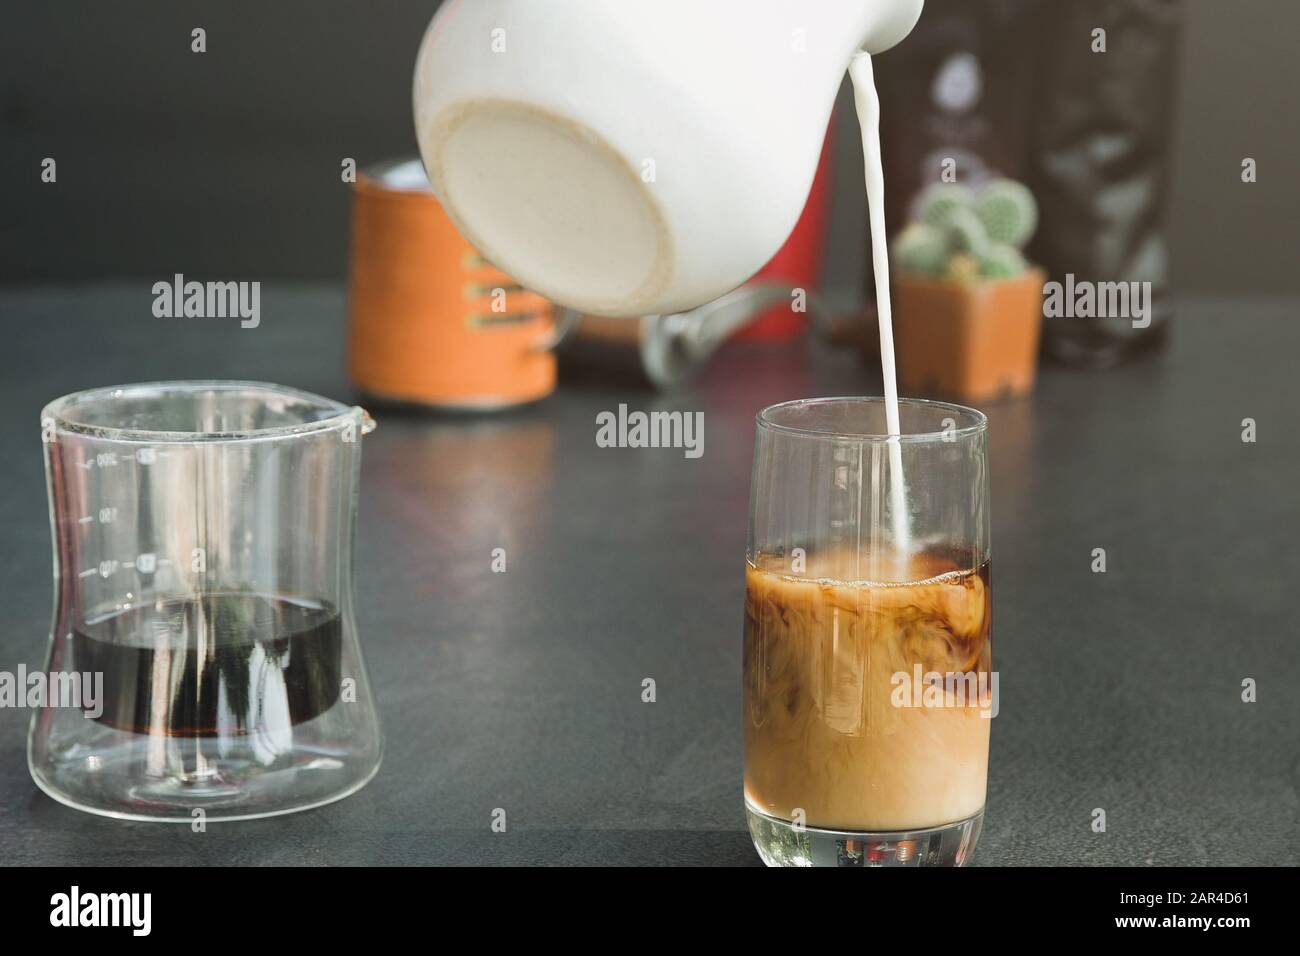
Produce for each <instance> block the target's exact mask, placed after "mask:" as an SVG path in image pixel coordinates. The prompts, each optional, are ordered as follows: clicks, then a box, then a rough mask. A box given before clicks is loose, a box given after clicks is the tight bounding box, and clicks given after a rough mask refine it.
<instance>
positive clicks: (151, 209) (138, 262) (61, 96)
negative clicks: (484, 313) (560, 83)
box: [0, 0, 1300, 292]
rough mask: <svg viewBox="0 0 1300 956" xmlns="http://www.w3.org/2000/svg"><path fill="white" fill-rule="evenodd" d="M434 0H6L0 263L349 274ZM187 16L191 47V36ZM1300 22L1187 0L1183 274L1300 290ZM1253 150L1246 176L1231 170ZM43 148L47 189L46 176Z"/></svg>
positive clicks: (87, 272)
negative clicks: (52, 168) (373, 172)
mask: <svg viewBox="0 0 1300 956" xmlns="http://www.w3.org/2000/svg"><path fill="white" fill-rule="evenodd" d="M930 2H931V5H935V4H937V3H939V2H953V0H930ZM436 5H437V4H436V2H435V0H419V2H412V0H366V2H357V0H352V2H348V0H275V2H274V3H266V2H252V0H234V2H226V3H222V4H219V5H218V4H215V3H201V2H196V0H170V2H166V3H164V2H161V0H153V2H145V0H114V2H111V3H99V2H89V0H81V2H60V3H48V2H44V3H38V2H30V0H17V2H15V0H8V2H7V3H6V11H5V12H6V16H5V26H4V30H3V31H0V282H33V281H62V280H70V279H71V280H76V279H88V278H97V277H103V276H116V275H142V276H152V277H157V276H158V275H165V274H169V273H171V272H173V271H178V272H184V273H186V274H189V275H194V276H201V275H204V274H208V275H216V276H221V277H230V278H234V277H248V278H263V279H272V278H280V277H286V278H330V277H334V278H338V277H342V276H343V274H344V268H345V261H346V243H347V216H348V189H347V186H346V185H344V184H343V183H342V182H341V181H340V177H339V171H340V165H339V164H340V162H341V160H342V159H343V158H344V157H354V158H356V159H357V160H358V162H359V163H361V164H362V165H364V164H366V163H368V162H373V161H376V160H379V159H384V158H389V157H391V156H395V155H400V154H404V153H410V152H412V151H413V149H414V137H413V134H412V131H411V119H410V82H411V68H412V64H413V62H414V57H415V51H416V48H417V47H418V45H419V42H420V38H421V35H422V33H423V29H424V27H425V25H426V23H427V21H428V19H429V17H430V16H431V15H432V12H433V10H434V9H435V8H436ZM195 26H202V27H204V28H205V29H206V30H207V43H208V52H207V53H206V54H203V55H196V54H193V53H191V52H190V30H191V29H192V28H193V27H195ZM1298 33H1300V3H1296V2H1294V0H1231V2H1228V0H1187V28H1186V33H1185V37H1184V44H1185V45H1184V57H1183V63H1182V80H1181V84H1180V93H1181V103H1180V105H1179V110H1178V131H1177V134H1176V135H1177V141H1176V150H1175V156H1176V173H1175V180H1174V184H1175V185H1174V193H1173V197H1172V212H1171V215H1170V219H1169V223H1170V236H1171V243H1172V250H1173V262H1174V270H1175V279H1176V285H1177V287H1178V288H1179V289H1182V290H1213V291H1243V290H1251V291H1260V292H1286V291H1296V290H1300V270H1298V269H1296V268H1295V251H1294V250H1295V236H1296V229H1295V223H1297V222H1300V182H1298V181H1297V178H1296V176H1295V173H1294V170H1295V161H1296V156H1297V155H1298V153H1300V124H1297V123H1296V118H1295V112H1296V89H1297V86H1298V85H1300V84H1298V83H1297V81H1298V80H1300V69H1298V68H1297V66H1296V65H1295V59H1294V53H1293V51H1292V50H1291V48H1290V47H1291V46H1292V45H1293V43H1294V37H1295V36H1296V35H1297V34H1298ZM895 55H897V54H895ZM841 114H842V116H843V118H844V119H846V120H848V121H849V122H850V124H851V123H852V117H851V112H849V111H841ZM848 132H849V134H850V135H842V136H840V138H839V151H838V152H839V158H840V160H841V162H840V165H839V168H838V171H837V176H836V196H837V209H836V214H835V216H834V219H833V230H834V232H833V241H832V250H831V254H830V264H829V268H830V271H831V281H832V283H833V284H836V285H841V286H844V287H853V286H855V285H856V284H857V283H858V281H859V280H858V276H859V275H860V270H861V262H862V254H863V253H862V250H863V242H862V239H861V235H860V233H861V216H860V210H861V202H860V200H859V198H858V197H859V196H860V192H858V190H860V188H861V187H860V185H859V184H860V182H861V179H860V176H861V158H860V155H859V154H858V152H857V146H856V144H855V142H854V139H853V135H852V126H851V125H850V127H849V128H848ZM1247 155H1249V156H1253V157H1255V158H1256V159H1257V160H1258V162H1259V174H1260V181H1259V182H1258V183H1257V184H1255V185H1252V186H1244V185H1242V184H1241V183H1240V181H1239V167H1240V162H1241V158H1242V157H1243V156H1247ZM46 156H50V157H54V158H55V159H56V161H57V163H58V182H57V184H56V185H53V186H51V185H45V184H42V183H40V181H39V174H40V163H41V160H42V158H44V157H46Z"/></svg>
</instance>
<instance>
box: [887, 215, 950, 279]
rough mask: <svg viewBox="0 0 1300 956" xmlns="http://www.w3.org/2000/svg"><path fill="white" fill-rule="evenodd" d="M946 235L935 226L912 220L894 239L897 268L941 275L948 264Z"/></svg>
mask: <svg viewBox="0 0 1300 956" xmlns="http://www.w3.org/2000/svg"><path fill="white" fill-rule="evenodd" d="M949 252H950V250H949V248H948V237H947V236H946V235H945V234H944V231H943V230H942V229H940V228H939V227H937V226H931V225H928V224H926V223H923V222H914V223H912V224H911V225H910V226H908V227H907V228H906V229H904V230H903V231H902V232H900V233H899V234H898V235H897V236H896V237H895V239H894V259H895V261H896V262H897V263H898V265H899V268H902V269H906V270H907V271H908V272H919V273H921V274H922V275H930V276H937V275H942V274H943V271H944V268H945V267H946V266H947V264H948V255H949Z"/></svg>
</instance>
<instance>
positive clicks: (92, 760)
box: [28, 382, 383, 821]
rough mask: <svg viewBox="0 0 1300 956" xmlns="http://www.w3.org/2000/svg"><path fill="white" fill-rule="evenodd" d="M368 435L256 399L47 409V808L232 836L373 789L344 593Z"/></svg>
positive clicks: (92, 398) (175, 393)
mask: <svg viewBox="0 0 1300 956" xmlns="http://www.w3.org/2000/svg"><path fill="white" fill-rule="evenodd" d="M373 427H374V423H373V422H372V421H371V419H370V418H369V416H367V415H366V413H365V412H364V411H363V410H362V409H360V408H357V407H349V406H347V405H343V404H341V403H339V402H335V401H331V400H329V399H326V398H321V397H319V396H317V395H312V394H309V393H307V392H301V391H298V390H296V389H290V388H283V387H281V386H278V385H267V384H261V383H256V382H157V383H150V384H142V385H127V386H122V387H118V388H101V389H93V390H90V391H84V392H77V393H75V394H72V395H67V396H64V397H63V398H60V399H58V400H56V401H54V402H52V403H51V404H50V405H48V406H47V407H46V408H45V410H44V411H43V412H42V415H41V437H42V440H43V442H44V444H45V462H46V476H47V480H48V485H49V496H50V525H51V530H52V533H53V537H54V581H55V602H54V613H53V623H52V626H51V636H50V654H49V659H48V663H47V667H46V671H47V674H48V688H49V692H48V693H47V695H46V700H45V702H44V705H43V706H41V707H40V708H39V709H38V710H37V711H36V713H35V715H34V716H33V719H32V726H31V733H30V737H29V740H28V763H29V766H30V768H31V772H32V777H33V778H34V779H35V781H36V783H37V784H38V785H39V786H40V787H41V789H42V790H44V791H45V792H46V793H48V794H49V795H50V796H52V797H54V798H55V799H56V800H59V801H61V802H63V803H66V804H68V805H70V806H73V807H77V808H78V809H82V810H88V811H91V812H94V813H101V814H105V815H109V816H117V817H128V818H135V819H148V820H177V821H189V820H192V819H194V818H196V817H198V816H200V814H198V813H197V811H198V810H202V811H203V814H202V815H203V816H206V817H207V818H210V819H243V818H249V817H261V816H268V815H271V814H277V813H287V812H290V811H293V810H302V809H306V808H308V807H312V806H317V805H319V804H322V803H328V802H330V801H332V800H337V799H340V798H342V797H344V796H347V795H348V794H350V793H352V792H354V791H356V790H357V789H359V788H360V787H361V786H363V785H364V784H365V783H366V782H367V781H368V780H369V779H370V778H371V777H372V776H374V774H375V772H376V770H378V768H379V762H380V759H381V756H382V752H383V743H382V737H381V734H380V729H379V721H378V715H377V713H376V709H375V704H374V697H373V695H372V693H371V689H370V682H369V680H368V678H367V676H366V669H365V664H364V662H363V660H362V657H361V648H360V646H359V644H358V642H357V631H356V623H355V619H354V613H353V586H352V539H353V533H354V527H355V523H356V509H357V485H358V479H359V476H360V466H361V437H362V436H363V435H364V434H366V433H368V432H369V431H370V430H372V429H373ZM56 689H57V690H59V691H62V693H56V692H55V691H56ZM77 689H79V694H76V693H72V694H70V693H69V691H75V690H77ZM70 696H72V697H76V698H77V699H75V700H70V699H68V698H69V697H70Z"/></svg>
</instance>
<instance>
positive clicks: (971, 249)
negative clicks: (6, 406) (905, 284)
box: [893, 179, 1038, 282]
mask: <svg viewBox="0 0 1300 956" xmlns="http://www.w3.org/2000/svg"><path fill="white" fill-rule="evenodd" d="M916 216H917V219H918V221H917V222H914V223H913V224H912V225H910V226H908V227H907V228H906V229H904V230H903V231H902V232H900V233H899V234H898V236H897V237H895V239H894V244H893V253H894V259H895V261H896V262H897V264H898V267H899V268H900V269H902V270H904V271H906V272H912V273H918V274H920V275H926V276H933V277H937V278H943V279H946V280H948V281H952V282H975V281H978V280H979V279H981V278H983V279H992V280H997V279H1013V278H1015V277H1016V276H1019V275H1021V274H1022V273H1024V271H1025V270H1026V269H1027V268H1028V263H1026V261H1025V258H1024V256H1023V254H1022V253H1021V251H1020V250H1021V248H1023V246H1024V244H1025V243H1026V242H1028V241H1029V238H1030V237H1031V236H1032V235H1033V234H1034V229H1035V228H1036V227H1037V225H1038V207H1037V205H1036V204H1035V203H1034V196H1033V194H1032V193H1031V192H1030V191H1029V190H1028V189H1027V188H1026V187H1025V186H1023V185H1021V184H1020V183H1017V182H1014V181H1012V180H1010V179H997V180H993V181H992V182H990V183H988V184H987V185H986V186H985V187H984V188H983V189H982V190H980V191H979V192H978V193H976V192H974V191H973V190H971V189H970V188H969V187H967V186H964V185H962V184H960V183H933V184H932V185H930V186H928V187H926V189H925V190H924V191H923V192H922V193H921V196H920V198H919V199H918V201H917V206H916Z"/></svg>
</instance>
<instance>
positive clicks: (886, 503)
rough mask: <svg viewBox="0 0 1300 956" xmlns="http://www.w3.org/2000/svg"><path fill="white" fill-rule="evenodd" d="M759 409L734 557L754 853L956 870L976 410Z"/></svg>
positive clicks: (975, 778) (979, 687)
mask: <svg viewBox="0 0 1300 956" xmlns="http://www.w3.org/2000/svg"><path fill="white" fill-rule="evenodd" d="M900 406H901V408H900V420H901V435H899V436H895V437H892V438H891V437H889V436H888V433H887V432H888V430H887V428H886V424H885V403H884V400H883V399H879V398H826V399H810V400H806V401H797V402H787V403H785V404H781V405H774V406H772V407H770V408H767V409H764V410H763V411H762V412H760V413H759V415H758V437H757V443H756V447H755V451H754V473H753V483H752V489H751V498H750V520H749V546H748V550H747V554H746V568H745V575H746V588H745V638H744V642H745V643H744V719H745V811H746V815H747V817H748V820H749V828H750V833H751V835H752V836H753V839H754V845H755V847H756V848H757V849H758V852H759V855H760V856H762V858H763V860H764V861H765V862H766V863H768V864H769V865H785V866H878V865H883V866H898V865H903V866H928V865H962V864H964V863H965V862H966V861H967V860H968V859H969V857H970V855H971V852H972V851H973V850H974V848H975V842H976V840H977V839H978V837H979V830H980V823H981V821H982V819H983V814H984V794H985V782H986V778H987V773H988V753H989V727H990V718H991V717H992V716H993V715H994V714H996V711H997V698H996V692H997V684H996V675H994V674H993V672H992V669H991V660H990V644H989V624H990V614H991V608H990V590H989V580H990V578H989V557H990V551H989V476H988V451H987V427H988V426H987V421H986V419H985V417H984V415H982V414H981V413H980V412H978V411H975V410H974V409H970V408H963V407H962V406H960V405H950V404H946V403H942V402H928V401H918V400H908V399H904V400H901V401H900Z"/></svg>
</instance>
